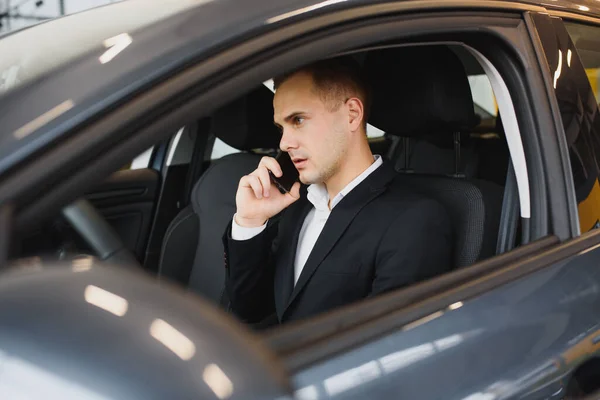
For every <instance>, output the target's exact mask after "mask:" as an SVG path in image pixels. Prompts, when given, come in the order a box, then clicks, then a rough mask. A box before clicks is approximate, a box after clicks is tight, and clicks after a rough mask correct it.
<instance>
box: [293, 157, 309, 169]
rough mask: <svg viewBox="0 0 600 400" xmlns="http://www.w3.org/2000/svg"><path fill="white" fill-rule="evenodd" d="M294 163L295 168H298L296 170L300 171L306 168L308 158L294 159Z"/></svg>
mask: <svg viewBox="0 0 600 400" xmlns="http://www.w3.org/2000/svg"><path fill="white" fill-rule="evenodd" d="M292 162H293V163H294V166H295V167H296V169H300V168H302V167H304V165H305V164H306V158H299V157H298V158H296V157H295V158H292Z"/></svg>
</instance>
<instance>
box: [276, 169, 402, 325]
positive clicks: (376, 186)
mask: <svg viewBox="0 0 600 400" xmlns="http://www.w3.org/2000/svg"><path fill="white" fill-rule="evenodd" d="M395 176H396V171H395V170H394V168H393V167H392V166H391V165H388V163H384V164H383V165H382V166H381V167H379V168H378V169H377V170H375V171H374V172H373V173H372V174H371V175H369V176H368V177H367V178H366V179H365V180H364V181H363V182H361V183H360V184H359V185H358V186H357V187H355V188H354V190H352V191H351V192H350V193H348V195H346V197H344V198H343V199H342V200H341V201H340V202H339V203H338V204H337V205H336V206H335V207H334V209H333V210H332V212H331V214H330V215H329V219H328V220H327V222H326V223H325V227H324V228H323V231H322V232H321V234H320V235H319V238H318V239H317V242H316V243H315V247H314V248H313V249H312V252H311V253H310V256H309V257H308V260H306V264H305V265H304V268H303V269H302V273H301V274H300V277H299V279H298V283H296V286H295V287H294V289H293V291H292V294H291V296H290V297H289V300H288V302H287V305H286V307H285V309H284V310H283V313H282V314H281V317H282V316H283V314H285V311H286V310H287V309H288V308H289V306H290V305H291V304H292V302H293V301H294V300H295V299H296V297H297V296H298V294H299V293H300V292H301V291H302V289H303V288H304V286H306V284H307V282H308V281H309V280H310V278H311V277H312V275H313V274H314V273H315V271H316V270H317V268H318V266H319V265H320V264H321V262H322V261H323V260H324V259H325V257H326V256H327V255H328V254H329V252H330V251H331V249H332V248H333V246H334V245H335V244H336V243H337V241H338V240H339V239H340V237H341V236H342V235H343V233H344V231H345V230H346V228H348V225H350V223H351V222H352V220H353V219H354V217H356V215H357V214H358V213H359V212H360V210H361V209H362V208H363V207H364V206H366V205H367V204H368V203H369V202H371V201H372V200H373V199H375V198H376V197H377V196H379V195H380V194H381V193H383V192H384V191H385V189H386V187H387V185H388V184H389V182H390V181H391V180H392V178H394V177H395ZM303 222H304V219H302V220H301V221H300V222H299V224H300V225H302V223H303ZM298 233H299V231H298ZM297 240H298V237H297V236H296V244H297ZM294 251H295V247H294ZM293 262H294V260H293V259H292V268H291V269H292V270H293V269H294V267H293Z"/></svg>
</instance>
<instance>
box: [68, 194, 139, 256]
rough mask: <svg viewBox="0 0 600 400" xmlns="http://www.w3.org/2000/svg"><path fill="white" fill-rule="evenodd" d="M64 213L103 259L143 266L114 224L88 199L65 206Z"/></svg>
mask: <svg viewBox="0 0 600 400" xmlns="http://www.w3.org/2000/svg"><path fill="white" fill-rule="evenodd" d="M62 214H63V216H64V217H65V219H66V220H67V221H68V222H69V223H70V224H71V226H72V227H73V228H74V229H75V230H76V231H77V232H78V233H79V234H80V235H81V237H83V239H84V240H85V241H86V242H87V243H88V244H89V245H90V247H91V248H92V249H93V250H94V252H95V253H96V255H97V256H98V258H100V259H101V260H102V261H107V262H110V263H114V264H125V265H129V266H131V265H134V266H135V267H137V268H142V266H141V265H140V263H139V262H138V260H137V259H136V258H135V256H134V255H133V253H132V252H131V251H130V250H129V249H128V248H126V247H125V244H124V243H123V241H122V240H121V238H120V237H119V235H118V234H117V233H116V232H115V230H114V229H113V228H112V226H110V225H109V223H108V222H107V221H106V219H104V217H103V216H102V215H101V214H100V213H99V212H98V210H97V209H96V208H95V207H94V206H93V205H92V203H90V202H89V201H88V200H86V199H79V200H76V201H75V202H73V203H72V204H70V205H68V206H66V207H65V208H63V210H62Z"/></svg>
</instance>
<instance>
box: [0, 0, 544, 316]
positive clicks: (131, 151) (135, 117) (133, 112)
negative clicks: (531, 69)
mask: <svg viewBox="0 0 600 400" xmlns="http://www.w3.org/2000/svg"><path fill="white" fill-rule="evenodd" d="M449 4H450V3H449ZM391 5H396V6H397V7H398V9H401V10H404V11H411V10H413V8H414V9H417V10H421V9H422V7H421V6H420V5H417V4H416V3H414V4H412V5H411V6H410V7H407V4H406V3H402V4H400V3H398V4H396V3H394V4H388V5H386V6H387V7H390V6H391ZM445 6H446V5H443V6H440V7H442V8H444V7H445ZM513 6H514V5H512V3H509V4H507V5H506V6H505V7H504V6H503V7H504V8H506V10H504V11H501V10H503V9H502V7H500V6H499V5H498V4H497V3H495V6H494V7H492V10H494V12H482V11H473V10H466V11H435V12H433V11H432V12H423V13H422V14H421V15H420V16H415V15H414V14H412V15H411V14H399V15H392V16H390V15H389V9H385V8H384V9H383V10H382V9H381V7H379V6H375V5H374V6H372V7H374V8H376V9H379V12H380V13H381V15H380V16H378V17H376V18H375V17H374V18H371V19H368V21H365V20H364V19H362V20H360V22H359V21H354V20H352V23H349V24H348V25H347V26H344V27H339V26H337V25H336V24H334V22H335V23H338V22H339V18H340V14H343V13H339V12H338V13H336V15H335V18H338V20H336V19H335V18H333V17H331V16H329V19H327V18H325V17H318V18H325V20H326V22H327V23H326V24H325V26H326V27H328V29H323V30H322V31H320V32H319V33H318V35H320V36H319V40H318V41H315V40H311V39H312V38H313V37H312V36H311V35H306V36H305V37H299V38H298V42H296V44H295V47H294V46H291V45H290V43H289V42H288V43H286V45H285V51H283V50H284V49H283V48H282V47H281V46H283V45H282V43H283V42H284V41H285V39H286V38H287V37H286V35H282V33H281V31H284V29H282V30H281V31H277V32H274V33H271V34H268V35H272V36H273V37H270V40H272V41H273V43H275V44H277V46H275V45H273V46H274V47H272V48H270V47H266V49H267V52H266V53H265V52H262V53H256V52H257V51H258V50H257V48H256V46H265V45H266V44H267V43H268V41H267V40H265V37H260V38H257V39H255V40H251V41H250V42H248V43H247V44H245V45H243V46H248V48H245V47H244V51H245V52H246V53H244V52H243V51H242V52H241V53H240V49H239V48H238V47H236V48H232V49H230V50H228V51H225V52H224V53H223V54H222V55H221V57H222V59H220V60H216V61H215V60H214V59H209V60H207V61H205V62H203V63H202V64H201V65H198V66H197V69H198V70H194V69H193V70H187V71H184V72H182V73H181V74H180V75H178V76H177V77H174V78H171V79H170V80H169V81H167V82H165V83H164V84H162V85H158V86H157V87H155V88H154V89H152V90H151V91H150V92H149V93H147V94H145V95H144V94H140V95H139V97H138V98H137V99H135V100H132V101H131V102H130V103H128V104H125V105H123V106H122V107H121V108H119V109H117V110H113V111H112V113H110V114H108V115H106V116H103V118H101V119H99V120H98V121H97V122H96V123H94V124H93V125H91V126H89V127H87V128H86V129H85V130H84V131H83V132H82V133H81V134H80V135H77V138H76V139H78V140H79V141H84V140H86V139H87V138H88V137H89V136H92V135H101V136H102V133H104V137H106V136H107V133H111V132H112V134H113V135H116V133H117V132H118V133H120V134H121V135H123V133H126V134H129V135H125V138H124V139H122V141H120V142H119V145H120V146H118V147H114V148H112V149H110V151H107V152H105V153H104V154H103V155H102V157H100V158H98V159H95V160H94V161H93V162H91V163H89V164H86V165H82V168H81V169H79V170H77V171H76V172H74V173H73V174H71V175H67V176H64V175H63V176H64V181H61V183H60V184H59V185H57V186H55V187H53V190H54V192H53V195H52V196H45V197H44V198H42V199H39V200H38V201H34V202H32V203H30V204H28V206H27V209H26V210H27V211H26V212H23V211H22V210H21V213H20V215H19V217H18V221H19V222H20V224H21V226H27V222H28V221H30V220H33V219H35V217H37V216H38V215H39V209H37V208H36V207H34V206H38V207H41V208H42V209H43V210H44V211H48V210H49V209H52V205H51V204H49V203H50V202H54V207H58V206H57V205H56V203H60V202H61V201H64V202H65V203H66V202H67V201H68V200H65V199H69V197H70V196H76V195H77V191H76V190H75V188H79V187H85V185H86V183H88V181H89V179H90V177H92V178H93V177H95V176H101V175H103V174H108V173H109V172H110V170H111V168H112V167H111V166H114V164H115V163H117V162H119V161H120V160H122V159H131V157H133V156H134V155H135V154H137V152H138V151H139V150H140V148H144V147H146V146H148V145H150V144H151V143H154V142H156V141H157V140H158V139H161V138H163V137H164V135H165V131H167V130H168V129H170V128H173V126H174V125H176V124H177V125H179V126H180V124H181V123H182V121H186V120H190V121H191V120H192V119H197V118H198V109H202V110H204V111H205V113H206V114H208V113H210V111H212V110H213V109H214V108H215V107H218V106H220V105H222V104H224V103H226V102H227V101H230V100H232V99H233V96H234V95H235V94H237V95H239V93H240V92H243V91H244V90H248V89H251V83H249V82H262V81H264V79H266V78H268V76H269V75H272V74H273V72H274V71H273V70H274V69H275V65H277V66H278V67H279V68H280V69H281V68H283V69H285V68H292V67H293V66H294V65H297V60H298V59H303V58H301V57H299V54H298V53H299V51H298V49H302V52H303V53H302V52H301V53H302V54H303V55H307V56H308V57H309V58H310V57H314V58H320V57H322V56H323V55H321V54H322V53H325V52H326V48H329V47H333V46H334V44H336V43H340V42H342V39H343V40H344V41H347V40H348V38H349V37H350V38H352V40H353V42H352V43H353V44H355V45H356V46H359V45H361V43H363V44H367V43H369V42H370V41H373V38H377V39H378V40H381V39H382V36H381V35H382V31H383V28H382V27H383V26H384V25H383V24H382V23H381V21H382V20H385V21H386V24H387V25H385V27H386V29H389V30H390V32H393V34H391V33H389V32H388V33H389V34H390V36H391V37H393V38H395V39H398V38H405V39H406V38H407V37H408V38H410V37H411V36H413V35H415V33H416V32H420V33H421V34H423V35H425V33H428V34H431V33H432V32H434V31H435V32H437V33H440V32H449V31H450V29H451V28H452V31H454V29H456V26H457V24H459V26H461V27H462V29H464V30H465V32H471V33H477V34H481V27H482V26H486V24H487V25H490V24H492V21H496V23H498V24H500V25H502V24H506V25H507V27H505V28H503V29H507V30H509V31H510V32H512V31H514V30H515V29H517V28H518V26H520V25H521V22H522V18H521V14H520V12H522V11H526V10H531V9H533V10H539V7H528V6H525V5H522V4H519V5H518V7H517V6H514V7H513ZM411 7H412V8H411ZM482 8H483V9H486V8H489V7H486V6H485V4H484V5H483V6H482ZM499 8H500V10H499ZM515 10H516V11H518V12H519V14H517V15H515ZM355 11H356V10H351V11H349V13H350V14H352V12H355ZM440 16H441V17H443V18H440ZM318 18H315V20H316V19H318ZM346 18H348V19H350V18H349V17H348V16H346ZM400 19H402V20H403V21H407V22H406V26H404V25H403V26H400V25H402V24H398V22H399V20H400ZM424 19H428V21H429V22H428V25H427V27H428V28H426V27H425V26H424V25H423V20H424ZM309 22H314V21H313V20H311V21H309ZM367 22H368V24H367ZM509 22H510V24H509ZM511 24H512V25H511ZM361 27H362V28H364V30H361V29H360V28H361ZM432 27H434V28H432ZM303 29H304V28H303ZM336 29H339V31H337V30H336ZM425 29H429V30H428V31H425ZM499 30H500V28H499ZM340 31H341V32H342V33H340ZM365 31H368V32H371V36H366V35H365ZM332 33H337V36H332V35H331V34H332ZM494 33H495V34H496V35H499V36H501V35H500V33H499V32H498V31H496V32H494ZM286 34H287V35H290V37H293V36H294V35H297V31H295V30H294V29H291V28H290V30H289V31H286ZM488 34H489V32H488ZM268 35H265V36H268ZM315 35H317V34H315ZM354 41H355V42H354ZM319 46H321V47H319ZM292 49H293V50H294V51H292ZM269 52H270V53H269ZM248 53H249V54H255V55H256V58H254V59H250V61H247V62H249V63H250V65H251V67H249V65H248V64H244V63H243V62H239V61H238V60H239V58H238V57H242V60H244V58H243V56H244V54H246V55H247V54H248ZM269 54H271V55H273V56H272V57H268V55H269ZM317 54H319V55H318V56H317ZM304 60H306V61H309V60H308V59H304ZM236 62H239V64H238V65H237V68H238V69H234V70H233V71H227V72H228V73H230V74H231V73H232V72H234V71H239V72H238V74H237V75H234V76H228V77H223V76H221V75H219V74H216V75H211V71H213V72H214V70H220V69H223V63H227V64H228V65H233V64H236ZM498 62H500V61H498ZM494 64H495V63H494ZM495 65H496V64H495ZM264 66H269V68H270V70H269V68H264ZM194 83H195V84H194ZM511 84H512V85H513V86H516V85H517V83H515V82H512V83H511ZM186 90H187V92H186ZM182 93H185V96H181V94H182ZM525 97H526V98H527V96H525ZM166 100H170V102H168V101H166ZM177 100H178V101H177ZM167 106H168V109H169V110H170V112H167V110H166V109H167ZM157 107H159V108H160V110H161V112H156V108H157ZM517 108H518V107H517V106H516V105H515V109H517ZM528 110H529V108H528V107H524V110H523V111H520V112H521V113H523V114H527V112H528ZM124 116H127V117H128V120H127V123H124V121H123V117H124ZM523 118H526V117H523ZM519 122H521V121H519ZM131 126H135V128H136V129H135V131H132V130H131ZM533 131H536V130H535V129H534V130H533ZM536 132H537V131H536ZM92 137H93V136H92ZM535 140H536V138H534V137H531V138H528V140H527V141H525V143H524V144H525V145H526V147H527V146H529V147H528V149H529V150H528V158H527V162H528V169H530V172H531V173H532V175H531V176H532V179H534V176H536V177H537V176H538V175H534V174H533V172H535V173H536V174H539V173H541V168H540V166H539V164H538V161H537V160H536V159H535V158H536V152H535V148H536V146H539V143H537V142H535ZM530 142H534V144H530ZM78 144H79V145H80V147H78V148H77V150H78V151H79V152H82V151H83V150H82V149H85V148H86V147H85V146H83V145H82V143H78ZM64 147H66V148H67V149H68V148H69V146H64ZM531 148H533V149H534V150H533V151H532V150H531ZM62 150H63V151H64V150H65V149H64V148H63V149H62ZM50 155H53V156H56V149H54V151H49V152H48V154H47V155H46V156H50ZM530 155H531V156H530ZM538 156H539V154H538ZM44 161H46V157H40V158H39V159H38V160H36V162H33V163H32V165H35V164H36V163H38V162H44ZM538 180H541V181H543V179H538ZM67 185H68V186H67ZM538 185H539V186H535V185H532V191H533V190H538V192H536V194H535V196H534V195H533V194H532V199H534V200H537V201H539V202H543V201H544V199H545V196H544V195H541V194H544V193H545V190H544V186H543V182H539V183H538ZM2 187H6V186H5V185H3V186H0V188H2ZM0 192H1V190H0ZM13 193H14V192H13ZM532 206H533V205H532ZM538 206H539V205H538ZM544 210H545V208H544V207H543V204H542V205H541V206H539V207H538V208H536V213H538V214H539V215H540V217H539V218H540V220H541V219H543V218H545V217H544V215H545V214H544ZM544 223H546V224H547V221H546V220H544V221H541V222H540V230H539V231H538V232H541V233H539V234H538V236H539V237H543V236H546V235H545V234H544V230H543V229H544V226H543V225H544ZM506 255H507V256H510V255H512V253H510V252H509V253H506ZM488 261H489V260H488ZM359 322H360V321H359Z"/></svg>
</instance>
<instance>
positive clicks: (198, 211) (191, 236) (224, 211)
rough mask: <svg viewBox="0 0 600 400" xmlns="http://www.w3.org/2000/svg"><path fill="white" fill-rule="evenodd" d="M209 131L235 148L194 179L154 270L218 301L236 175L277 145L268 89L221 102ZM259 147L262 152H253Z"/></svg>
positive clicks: (277, 134) (253, 166)
mask: <svg viewBox="0 0 600 400" xmlns="http://www.w3.org/2000/svg"><path fill="white" fill-rule="evenodd" d="M211 131H212V133H213V134H214V135H215V136H216V137H217V138H219V139H221V140H222V141H223V142H225V143H226V144H228V145H229V146H232V147H234V148H236V149H239V150H242V152H240V153H235V154H230V155H227V156H225V157H223V158H220V159H218V160H216V161H214V162H213V163H211V165H210V167H209V168H208V170H207V171H206V172H205V173H204V174H202V176H201V177H200V179H199V180H198V182H197V183H196V184H195V185H194V188H193V189H192V194H191V200H190V205H189V206H188V207H186V208H185V209H183V210H182V211H181V212H180V213H179V214H178V215H177V217H176V218H175V219H174V220H173V221H172V223H171V224H170V226H169V228H168V229H167V232H166V234H165V239H164V241H163V247H162V252H161V259H160V263H159V275H160V276H164V277H167V278H169V279H172V280H175V281H177V282H179V283H181V284H183V285H186V286H188V287H189V288H190V290H193V291H195V292H197V293H199V294H201V295H203V296H204V297H206V298H208V299H210V300H212V301H214V302H216V303H218V302H220V301H221V295H222V291H223V287H224V282H225V268H224V262H223V244H222V241H221V238H222V235H223V233H224V232H225V228H226V227H227V224H228V223H229V222H230V221H231V218H232V217H233V214H234V213H235V208H236V207H235V193H236V191H237V187H238V183H239V180H240V178H241V177H242V176H244V175H247V174H249V173H250V172H252V171H253V170H254V169H256V167H257V166H258V163H259V161H260V159H261V157H262V156H263V154H262V153H264V151H265V150H272V151H273V152H274V151H276V149H277V148H278V147H279V139H280V136H281V135H280V133H279V131H278V130H277V128H276V127H275V125H274V124H273V93H272V92H271V91H270V90H269V89H268V88H266V87H263V86H261V87H260V88H257V89H255V90H254V91H252V92H251V93H249V94H247V95H246V96H243V97H242V98H240V99H238V100H236V101H234V102H232V103H230V104H228V105H226V106H224V107H222V108H221V109H219V110H218V111H217V112H216V113H215V114H214V115H213V116H212V118H211ZM257 149H261V150H263V151H262V152H261V154H258V153H255V152H254V151H255V150H257Z"/></svg>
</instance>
